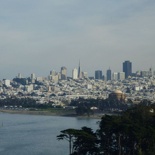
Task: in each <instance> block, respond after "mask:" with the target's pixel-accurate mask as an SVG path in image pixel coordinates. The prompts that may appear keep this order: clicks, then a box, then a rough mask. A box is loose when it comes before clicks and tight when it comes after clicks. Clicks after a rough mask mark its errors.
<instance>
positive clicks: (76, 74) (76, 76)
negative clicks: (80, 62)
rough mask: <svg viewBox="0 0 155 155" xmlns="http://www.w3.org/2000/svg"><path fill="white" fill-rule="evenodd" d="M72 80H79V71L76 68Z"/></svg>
mask: <svg viewBox="0 0 155 155" xmlns="http://www.w3.org/2000/svg"><path fill="white" fill-rule="evenodd" d="M72 78H73V79H77V78H78V70H77V69H76V68H74V69H73V70H72Z"/></svg>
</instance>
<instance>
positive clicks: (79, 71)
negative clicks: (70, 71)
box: [78, 61, 81, 79]
mask: <svg viewBox="0 0 155 155" xmlns="http://www.w3.org/2000/svg"><path fill="white" fill-rule="evenodd" d="M78 78H79V79H80V78H81V68H80V61H79V68H78Z"/></svg>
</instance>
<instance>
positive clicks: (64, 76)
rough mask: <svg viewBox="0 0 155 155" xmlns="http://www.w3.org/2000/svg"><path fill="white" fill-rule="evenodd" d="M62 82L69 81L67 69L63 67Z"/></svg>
mask: <svg viewBox="0 0 155 155" xmlns="http://www.w3.org/2000/svg"><path fill="white" fill-rule="evenodd" d="M61 80H67V68H66V67H61Z"/></svg>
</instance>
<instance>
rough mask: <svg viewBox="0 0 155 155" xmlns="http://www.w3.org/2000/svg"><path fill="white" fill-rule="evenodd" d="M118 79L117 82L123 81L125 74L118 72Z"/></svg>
mask: <svg viewBox="0 0 155 155" xmlns="http://www.w3.org/2000/svg"><path fill="white" fill-rule="evenodd" d="M118 79H119V80H124V79H125V73H124V72H119V73H118Z"/></svg>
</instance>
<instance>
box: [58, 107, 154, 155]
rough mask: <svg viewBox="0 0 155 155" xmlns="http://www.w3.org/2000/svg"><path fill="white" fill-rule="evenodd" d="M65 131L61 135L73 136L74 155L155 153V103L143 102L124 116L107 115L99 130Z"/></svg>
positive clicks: (142, 154)
mask: <svg viewBox="0 0 155 155" xmlns="http://www.w3.org/2000/svg"><path fill="white" fill-rule="evenodd" d="M64 131H68V132H67V133H66V132H65V134H64ZM64 131H61V132H62V133H63V135H62V134H60V135H59V136H58V138H59V139H65V137H66V134H70V135H71V136H72V151H71V152H70V154H71V155H154V152H155V105H154V104H152V105H149V106H144V105H143V104H140V105H138V106H136V107H134V108H131V109H128V110H126V111H125V112H123V113H122V114H121V115H117V116H116V115H112V116H110V115H105V116H103V117H102V118H101V121H100V123H99V127H98V129H97V130H96V131H95V132H94V131H93V130H92V129H91V128H87V127H83V128H81V129H80V130H79V129H68V130H64Z"/></svg>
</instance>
